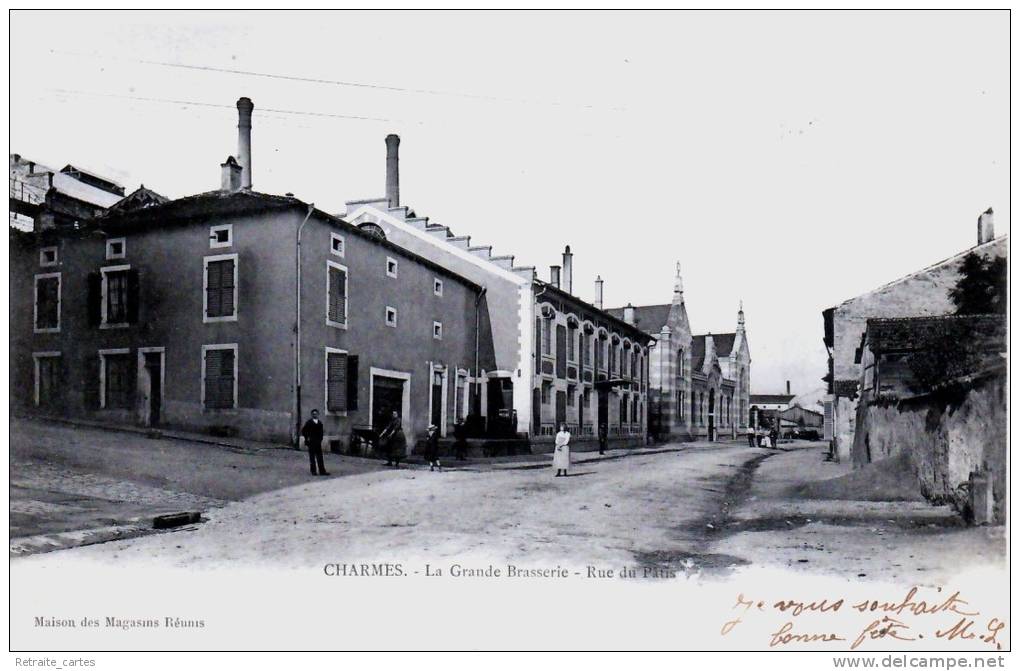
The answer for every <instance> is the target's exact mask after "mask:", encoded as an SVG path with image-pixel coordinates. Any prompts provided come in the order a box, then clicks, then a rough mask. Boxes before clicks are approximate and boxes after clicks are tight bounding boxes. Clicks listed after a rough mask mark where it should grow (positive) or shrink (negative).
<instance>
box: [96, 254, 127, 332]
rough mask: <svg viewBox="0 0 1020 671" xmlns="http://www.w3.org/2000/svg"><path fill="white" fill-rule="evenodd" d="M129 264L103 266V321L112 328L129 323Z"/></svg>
mask: <svg viewBox="0 0 1020 671" xmlns="http://www.w3.org/2000/svg"><path fill="white" fill-rule="evenodd" d="M129 270H130V268H129V267H128V266H113V267H109V268H103V269H102V274H103V321H102V326H104V327H106V328H112V327H117V326H127V324H128V321H129V320H128V271H129Z"/></svg>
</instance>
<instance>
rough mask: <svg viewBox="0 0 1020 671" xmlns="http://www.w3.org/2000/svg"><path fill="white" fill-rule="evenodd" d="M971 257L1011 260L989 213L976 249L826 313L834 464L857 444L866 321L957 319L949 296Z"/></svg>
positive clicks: (828, 402)
mask: <svg viewBox="0 0 1020 671" xmlns="http://www.w3.org/2000/svg"><path fill="white" fill-rule="evenodd" d="M971 253H973V254H976V255H978V256H980V257H983V258H996V257H1001V258H1005V257H1007V256H1008V253H1009V236H1008V235H1004V236H1001V237H999V238H996V237H995V234H994V227H993V220H992V211H991V209H989V210H988V211H987V212H985V213H983V214H982V215H981V216H980V217H979V218H978V232H977V245H976V246H974V247H972V248H970V249H967V250H964V251H962V252H960V253H959V254H956V255H955V256H952V257H950V258H948V259H945V260H942V261H939V262H938V263H935V264H933V265H931V266H928V267H927V268H924V269H922V270H919V271H917V272H914V273H911V274H910V275H907V276H906V277H902V278H900V279H898V280H894V281H892V282H890V283H888V284H885V285H883V286H881V287H879V288H877V289H875V290H873V291H869V292H867V293H865V294H862V295H860V296H856V297H854V298H851V299H848V300H846V301H844V302H842V303H840V304H839V305H838V306H836V307H832V308H829V309H827V310H825V311H824V312H823V313H822V319H823V324H824V342H825V346H826V349H827V350H828V352H829V362H828V363H829V372H828V374H827V375H826V377H825V380H826V382H827V384H828V392H829V393H828V395H827V396H826V399H825V416H826V419H827V421H828V418H829V417H831V427H832V428H831V433H832V448H831V449H832V456H833V458H835V459H838V460H846V459H850V453H851V447H852V446H853V444H854V433H855V425H856V417H857V405H858V401H859V394H860V379H861V365H860V363H859V362H858V361H857V354H858V349H859V348H860V345H861V338H862V337H863V336H864V333H865V330H866V328H867V322H868V320H869V319H873V318H899V317H928V316H940V315H947V314H951V313H953V312H954V311H955V309H956V308H955V305H954V304H953V302H952V300H951V299H950V296H949V290H950V289H952V288H953V287H954V286H956V283H957V281H958V280H959V278H960V267H961V264H962V263H963V260H964V258H965V257H966V256H967V255H968V254H971ZM826 428H827V429H828V426H827V427H826Z"/></svg>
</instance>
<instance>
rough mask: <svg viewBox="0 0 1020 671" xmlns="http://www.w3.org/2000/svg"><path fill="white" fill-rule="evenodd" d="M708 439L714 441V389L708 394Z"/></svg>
mask: <svg viewBox="0 0 1020 671" xmlns="http://www.w3.org/2000/svg"><path fill="white" fill-rule="evenodd" d="M708 439H709V440H710V441H712V440H715V389H711V390H709V392H708Z"/></svg>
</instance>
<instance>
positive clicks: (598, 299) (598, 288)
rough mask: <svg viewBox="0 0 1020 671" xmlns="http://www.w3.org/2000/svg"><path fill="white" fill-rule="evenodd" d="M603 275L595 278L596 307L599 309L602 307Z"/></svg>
mask: <svg viewBox="0 0 1020 671" xmlns="http://www.w3.org/2000/svg"><path fill="white" fill-rule="evenodd" d="M602 284H603V281H602V276H601V275H599V276H598V277H596V278H595V307H597V308H598V309H599V310H601V309H602Z"/></svg>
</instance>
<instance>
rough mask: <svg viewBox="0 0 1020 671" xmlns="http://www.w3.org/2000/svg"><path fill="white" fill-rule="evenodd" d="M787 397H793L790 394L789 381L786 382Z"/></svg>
mask: <svg viewBox="0 0 1020 671" xmlns="http://www.w3.org/2000/svg"><path fill="white" fill-rule="evenodd" d="M786 395H787V396H790V395H791V394H790V381H789V380H787V381H786Z"/></svg>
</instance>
